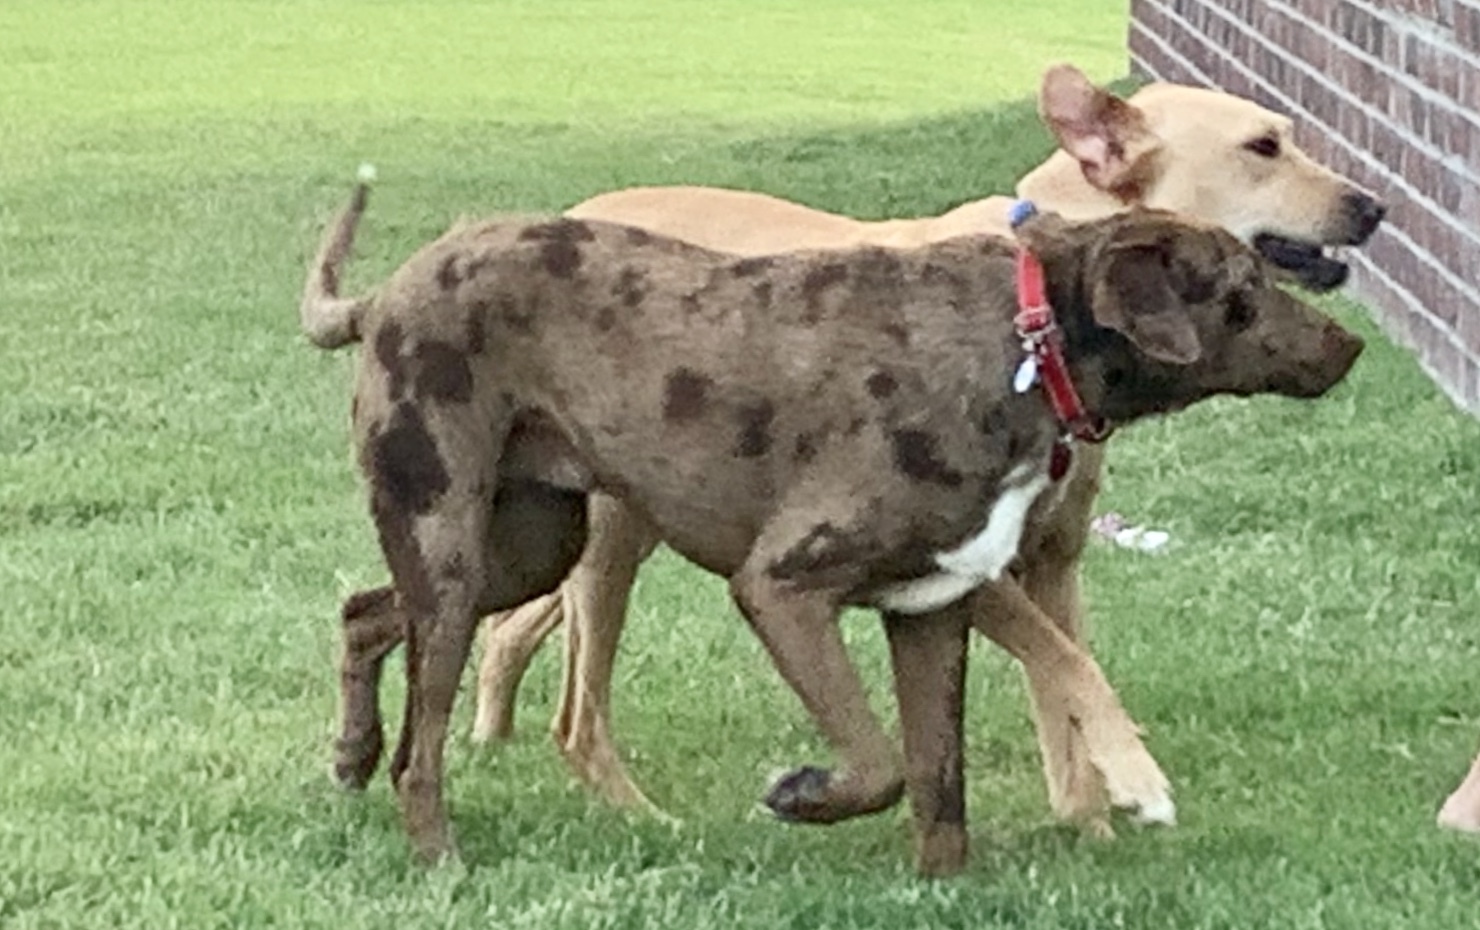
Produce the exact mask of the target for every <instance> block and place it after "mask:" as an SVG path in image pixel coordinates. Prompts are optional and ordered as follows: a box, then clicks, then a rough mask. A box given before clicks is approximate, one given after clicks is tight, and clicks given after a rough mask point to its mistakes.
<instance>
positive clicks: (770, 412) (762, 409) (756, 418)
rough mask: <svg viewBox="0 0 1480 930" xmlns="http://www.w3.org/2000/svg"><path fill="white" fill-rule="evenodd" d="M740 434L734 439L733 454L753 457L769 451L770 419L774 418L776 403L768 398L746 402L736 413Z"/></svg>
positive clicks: (747, 457)
mask: <svg viewBox="0 0 1480 930" xmlns="http://www.w3.org/2000/svg"><path fill="white" fill-rule="evenodd" d="M735 419H736V421H737V422H738V423H739V424H740V436H739V438H738V439H737V440H736V441H735V456H736V457H737V458H742V459H753V458H757V457H759V456H762V455H765V454H766V453H767V452H769V451H771V421H773V420H775V419H776V405H775V404H773V403H771V401H769V400H761V401H760V402H758V403H754V404H747V405H746V406H744V407H741V408H740V412H739V413H738V414H736V417H735Z"/></svg>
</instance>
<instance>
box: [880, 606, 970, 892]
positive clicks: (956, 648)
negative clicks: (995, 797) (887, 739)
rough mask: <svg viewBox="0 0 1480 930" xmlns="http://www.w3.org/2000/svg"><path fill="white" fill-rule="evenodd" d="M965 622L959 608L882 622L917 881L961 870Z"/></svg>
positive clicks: (963, 860)
mask: <svg viewBox="0 0 1480 930" xmlns="http://www.w3.org/2000/svg"><path fill="white" fill-rule="evenodd" d="M969 619H970V614H969V612H968V610H967V609H966V607H965V603H964V602H961V601H958V602H957V603H955V604H953V605H951V606H949V607H946V608H944V609H942V610H939V611H936V612H934V613H931V614H926V615H922V616H903V615H900V614H885V616H884V630H885V632H886V633H887V634H888V636H889V655H890V659H891V662H892V664H893V667H894V693H895V695H896V697H897V698H898V700H899V724H900V729H901V730H902V731H903V733H904V757H905V784H906V787H907V788H908V790H909V795H910V808H911V810H912V813H913V816H914V821H915V868H916V870H917V871H918V872H919V873H920V874H921V875H929V876H946V875H954V874H956V873H957V872H960V871H961V870H962V869H963V868H965V867H966V785H965V775H964V771H963V761H962V759H963V752H962V749H963V743H964V734H963V732H962V731H963V727H962V715H963V711H964V709H965V689H966V630H967V626H968V621H969Z"/></svg>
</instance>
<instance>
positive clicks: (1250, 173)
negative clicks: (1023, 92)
mask: <svg viewBox="0 0 1480 930" xmlns="http://www.w3.org/2000/svg"><path fill="white" fill-rule="evenodd" d="M1039 110H1040V112H1041V114H1042V116H1043V120H1044V122H1045V123H1046V124H1047V125H1048V127H1049V130H1050V131H1051V132H1052V133H1053V135H1054V137H1055V138H1056V139H1057V140H1058V143H1059V146H1060V148H1061V150H1062V151H1061V152H1059V153H1057V154H1056V155H1055V157H1056V158H1060V159H1064V158H1072V159H1074V160H1075V161H1077V162H1078V163H1079V168H1080V170H1081V171H1082V172H1083V175H1084V178H1085V179H1086V180H1087V181H1088V182H1089V183H1090V184H1091V185H1093V186H1094V187H1096V188H1098V189H1100V190H1103V191H1106V192H1108V193H1110V194H1113V195H1114V196H1115V197H1117V198H1118V199H1119V200H1121V202H1123V203H1125V204H1127V205H1139V206H1145V207H1154V208H1159V209H1164V210H1171V211H1173V212H1175V213H1180V214H1183V215H1185V216H1189V217H1193V218H1195V219H1199V220H1202V221H1204V222H1207V223H1211V224H1213V225H1215V226H1220V227H1222V228H1224V229H1226V230H1228V231H1229V232H1231V233H1233V235H1234V236H1236V237H1237V238H1238V239H1240V240H1242V241H1243V242H1246V243H1248V244H1250V245H1252V246H1254V248H1255V249H1257V250H1258V251H1259V253H1260V254H1261V255H1263V256H1264V257H1265V258H1266V259H1267V260H1268V261H1270V262H1271V263H1272V264H1274V265H1275V266H1276V267H1279V268H1281V269H1283V270H1285V271H1286V272H1288V273H1289V274H1291V275H1293V276H1294V278H1295V279H1296V280H1298V281H1300V282H1301V283H1302V284H1304V285H1306V286H1307V287H1310V288H1311V289H1313V290H1318V291H1324V290H1330V289H1332V288H1335V287H1338V286H1340V285H1341V284H1342V283H1343V282H1344V281H1345V280H1346V276H1347V271H1348V269H1347V266H1346V265H1345V263H1343V262H1341V261H1339V260H1337V259H1335V258H1332V257H1331V256H1330V255H1328V254H1327V252H1326V247H1328V246H1342V245H1360V244H1362V243H1363V242H1366V241H1367V239H1368V238H1369V237H1370V236H1371V235H1372V233H1373V232H1374V231H1375V230H1376V229H1377V226H1378V224H1380V223H1381V222H1382V219H1383V216H1384V215H1385V213H1386V208H1385V207H1384V206H1383V205H1382V204H1381V203H1380V202H1378V201H1377V200H1376V199H1375V198H1374V197H1372V195H1370V194H1368V193H1367V192H1365V191H1363V190H1362V189H1360V188H1359V187H1357V186H1356V185H1355V184H1353V183H1352V182H1351V181H1349V180H1347V179H1345V178H1343V177H1341V176H1340V175H1337V174H1336V173H1334V172H1332V171H1330V170H1329V169H1327V168H1325V167H1324V166H1322V165H1320V164H1318V163H1317V162H1315V161H1314V160H1313V159H1312V158H1311V157H1310V156H1308V155H1306V154H1305V153H1304V152H1303V151H1301V150H1300V148H1299V146H1297V145H1296V144H1295V142H1294V140H1293V139H1292V137H1291V122H1290V120H1289V119H1287V118H1285V117H1283V116H1280V115H1279V114H1277V113H1273V112H1271V111H1269V110H1266V109H1265V108H1264V107H1261V106H1259V105H1258V104H1256V103H1253V102H1252V101H1249V100H1245V99H1243V98H1241V97H1235V96H1233V95H1231V94H1226V93H1221V92H1218V91H1212V90H1205V89H1201V88H1196V87H1185V86H1182V85H1177V84H1152V85H1150V86H1148V87H1145V88H1143V89H1142V90H1140V91H1139V92H1137V93H1135V94H1133V95H1132V96H1131V97H1130V98H1129V99H1124V100H1123V99H1121V98H1119V97H1117V96H1115V95H1114V94H1112V93H1110V92H1109V91H1106V90H1105V89H1103V88H1100V87H1096V86H1094V85H1093V84H1091V83H1090V82H1089V80H1088V78H1086V77H1085V76H1084V75H1083V74H1082V73H1080V72H1079V71H1078V70H1076V69H1074V68H1072V67H1069V66H1067V65H1061V66H1058V67H1055V68H1051V69H1049V70H1048V72H1047V73H1046V74H1045V75H1044V78H1043V85H1042V88H1041V91H1040V95H1039ZM1026 184H1027V181H1026V180H1025V185H1026ZM1023 193H1024V195H1025V196H1029V197H1032V196H1036V195H1035V194H1034V193H1033V191H1031V190H1029V189H1027V187H1026V186H1025V188H1024V190H1023Z"/></svg>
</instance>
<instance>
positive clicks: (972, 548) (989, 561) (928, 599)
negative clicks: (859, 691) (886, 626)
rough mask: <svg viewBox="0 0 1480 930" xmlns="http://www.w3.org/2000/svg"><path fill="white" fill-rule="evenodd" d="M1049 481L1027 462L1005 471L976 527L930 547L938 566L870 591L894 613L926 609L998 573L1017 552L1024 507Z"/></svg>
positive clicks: (943, 603) (947, 601) (958, 596)
mask: <svg viewBox="0 0 1480 930" xmlns="http://www.w3.org/2000/svg"><path fill="white" fill-rule="evenodd" d="M1049 483H1050V482H1049V477H1048V473H1047V472H1046V471H1034V470H1033V469H1031V468H1030V467H1029V466H1027V465H1019V466H1018V467H1017V468H1014V469H1013V470H1012V471H1010V472H1008V474H1007V477H1006V478H1005V479H1004V480H1003V482H1002V488H1003V490H1002V493H1001V495H1000V496H998V498H997V500H996V501H995V502H994V503H993V504H992V509H991V510H990V511H989V512H988V513H987V525H986V526H984V527H982V529H981V532H979V533H977V534H976V535H975V536H972V537H971V538H970V539H967V540H966V541H965V542H964V543H962V544H961V545H960V546H957V547H956V548H955V549H951V550H949V551H947V552H938V553H936V555H935V564H936V565H938V566H940V571H938V572H936V573H935V574H933V575H926V576H925V577H923V578H916V579H914V580H913V581H901V582H899V583H898V584H892V585H889V586H888V587H886V588H884V589H883V590H882V591H880V592H879V594H878V596H877V597H875V599H874V601H875V603H877V604H878V605H879V606H880V607H882V608H883V609H884V610H890V611H894V612H895V613H901V614H923V613H929V612H930V611H932V610H939V609H940V608H942V607H945V606H946V605H947V604H951V603H954V602H955V601H958V600H960V599H961V598H962V597H965V596H966V594H967V592H969V591H971V590H972V589H973V588H976V587H978V586H979V585H981V584H983V583H985V582H988V581H996V580H997V579H998V578H1001V577H1002V573H1003V572H1004V571H1006V570H1007V566H1008V565H1009V564H1010V563H1011V562H1012V560H1013V559H1014V558H1016V557H1017V552H1018V545H1019V544H1020V543H1021V542H1022V538H1023V524H1024V522H1025V521H1026V520H1027V517H1028V508H1030V507H1032V506H1033V502H1034V501H1035V500H1037V499H1038V495H1040V494H1042V493H1043V492H1044V490H1045V489H1046V488H1047V487H1048V486H1049Z"/></svg>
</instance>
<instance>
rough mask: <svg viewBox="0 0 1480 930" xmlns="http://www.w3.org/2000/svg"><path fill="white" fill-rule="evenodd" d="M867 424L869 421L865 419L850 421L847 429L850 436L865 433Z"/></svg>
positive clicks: (857, 418)
mask: <svg viewBox="0 0 1480 930" xmlns="http://www.w3.org/2000/svg"><path fill="white" fill-rule="evenodd" d="M867 422H868V421H867V420H865V419H864V418H863V417H854V418H853V419H851V420H849V421H848V429H847V433H848V435H849V436H857V435H858V434H859V433H861V432H863V425H864V424H865V423H867Z"/></svg>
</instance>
